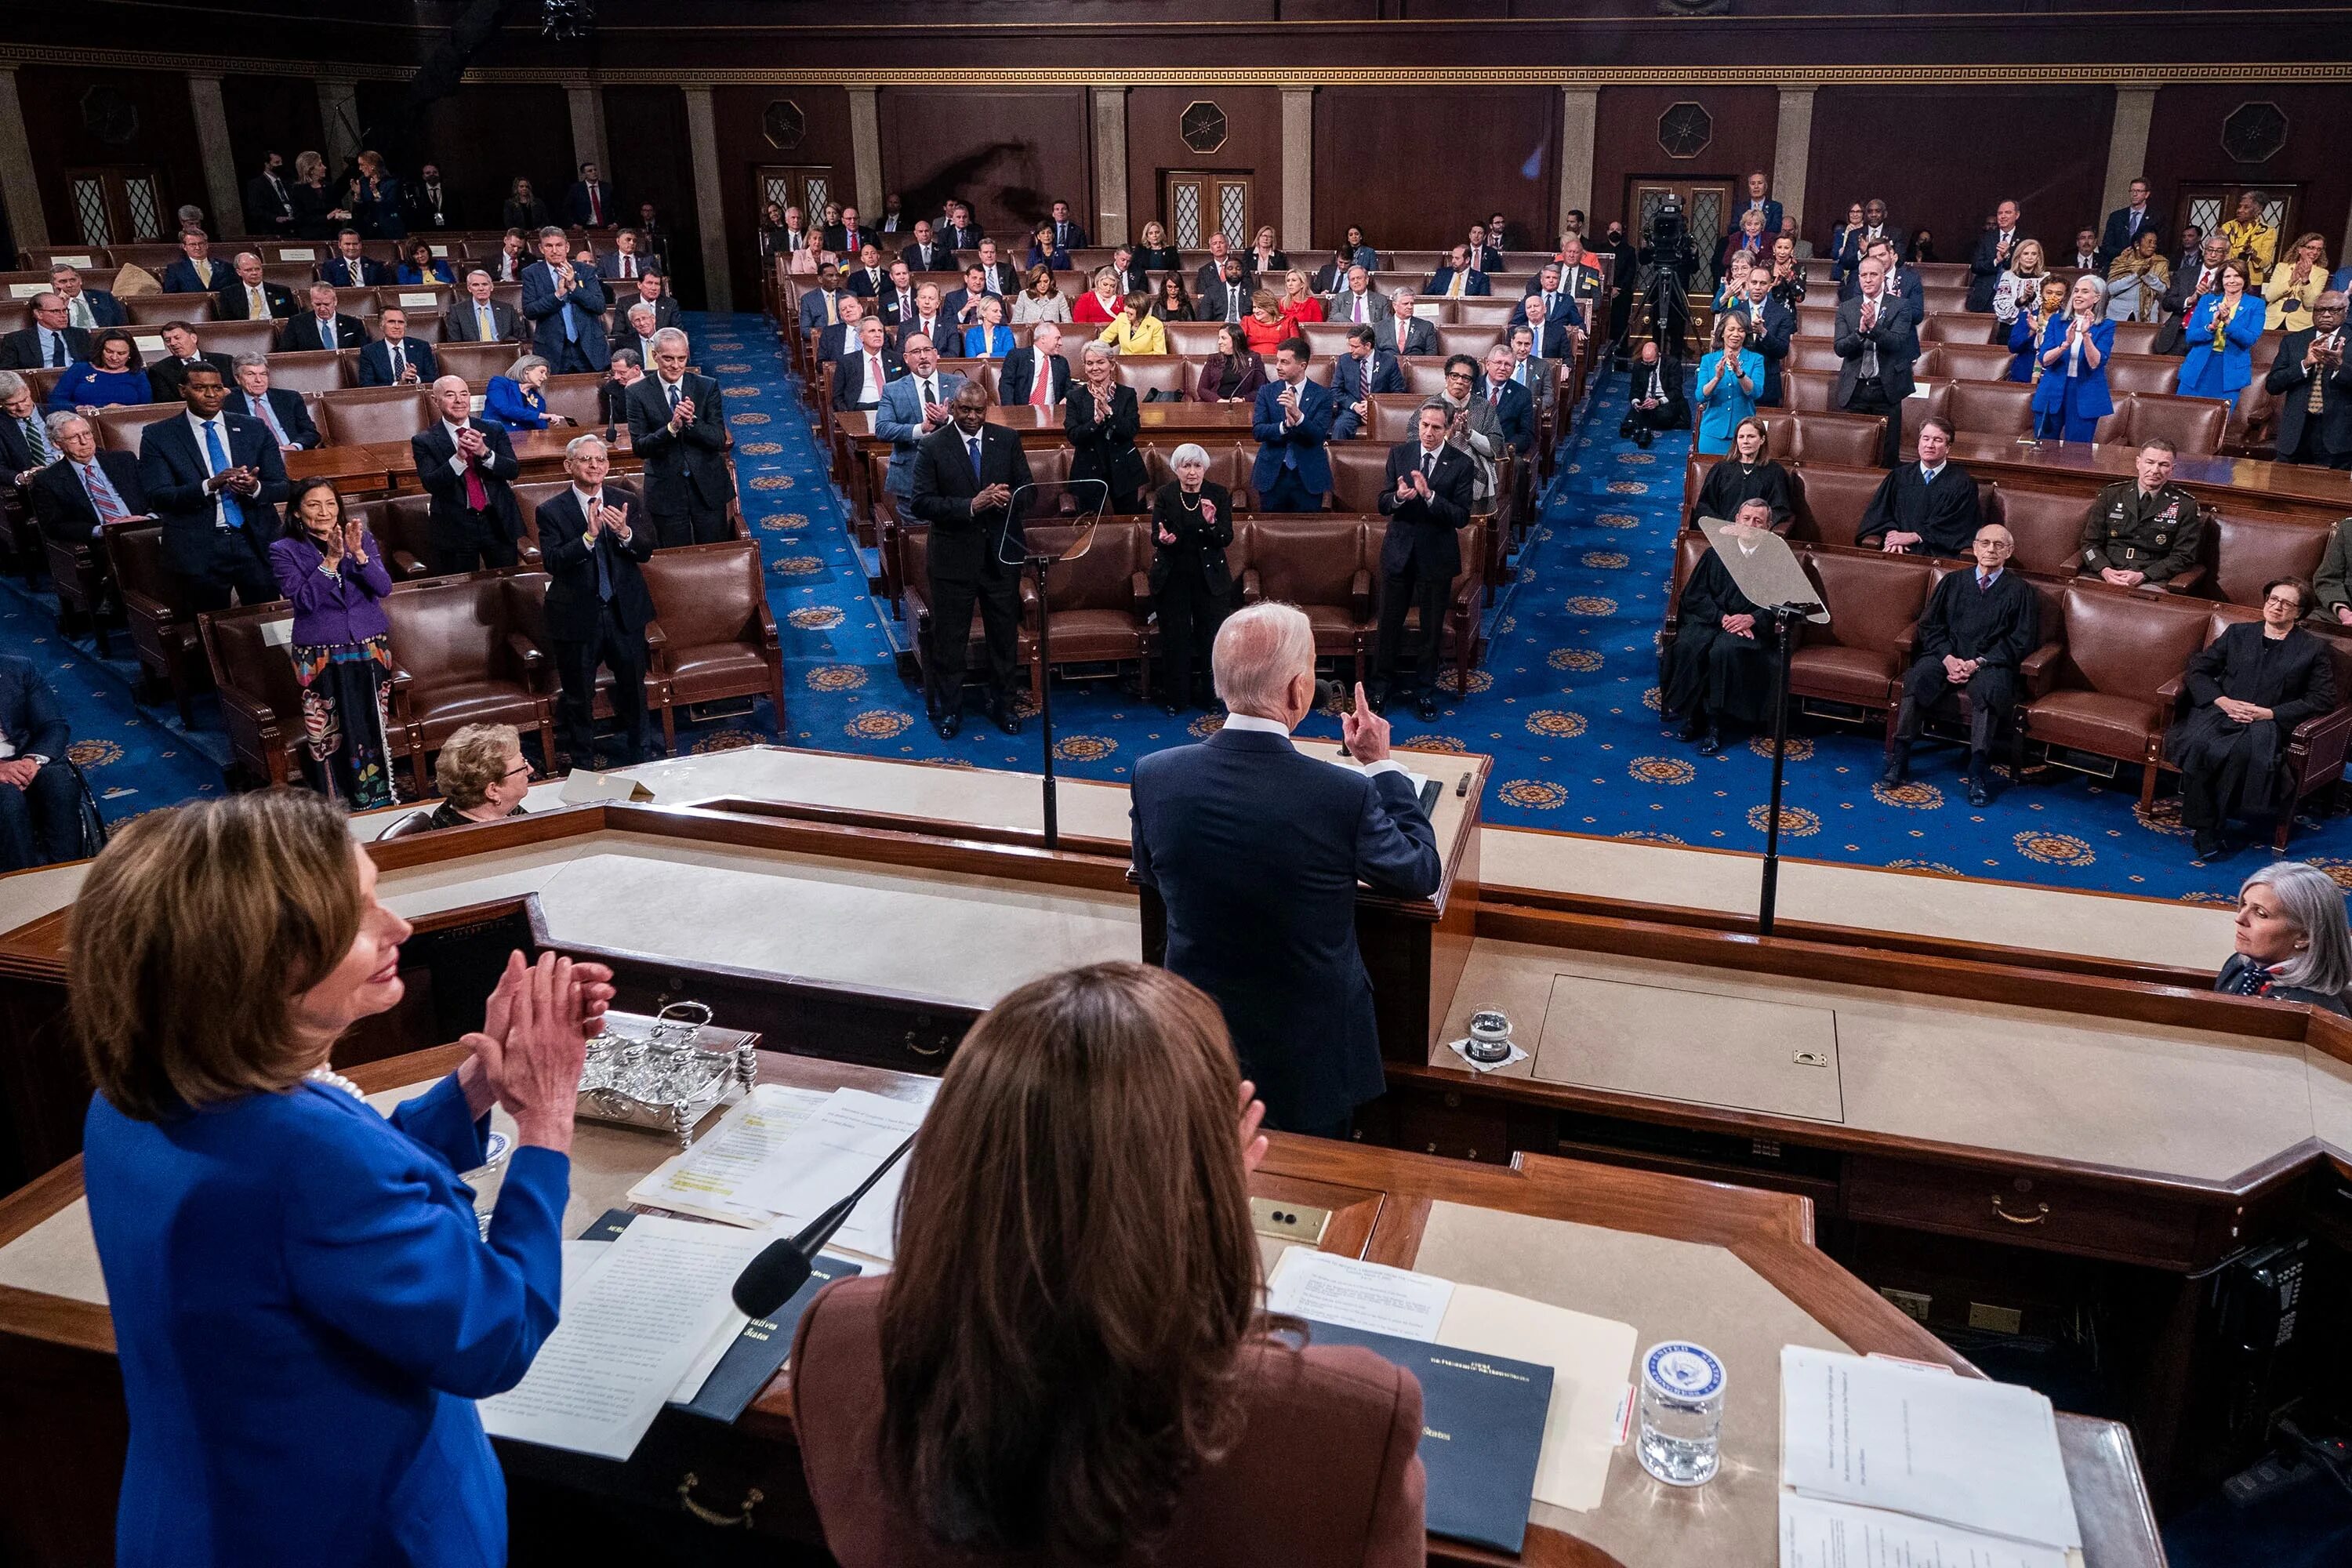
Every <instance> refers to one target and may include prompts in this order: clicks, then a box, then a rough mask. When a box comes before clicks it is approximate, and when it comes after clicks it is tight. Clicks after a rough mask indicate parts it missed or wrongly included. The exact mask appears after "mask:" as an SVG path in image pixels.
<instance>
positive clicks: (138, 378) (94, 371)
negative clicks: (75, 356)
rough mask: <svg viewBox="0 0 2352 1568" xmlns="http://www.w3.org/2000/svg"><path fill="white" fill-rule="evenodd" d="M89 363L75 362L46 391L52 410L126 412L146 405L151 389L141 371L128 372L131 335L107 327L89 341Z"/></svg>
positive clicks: (152, 391) (152, 389)
mask: <svg viewBox="0 0 2352 1568" xmlns="http://www.w3.org/2000/svg"><path fill="white" fill-rule="evenodd" d="M90 342H91V350H90V352H91V353H92V354H93V355H94V356H95V363H92V361H90V360H76V361H75V362H74V363H72V364H70V365H68V367H67V368H66V373H65V374H63V375H61V376H59V377H58V382H57V384H56V385H55V386H52V387H51V388H49V406H50V407H51V408H75V409H87V408H126V407H131V406H133V405H138V404H142V403H146V402H148V401H150V400H151V399H152V397H153V396H154V388H153V386H152V384H151V383H150V382H149V381H148V379H147V373H146V372H145V371H143V370H134V369H132V368H131V334H130V333H129V332H126V331H122V330H121V328H120V327H109V328H107V329H106V330H105V331H101V332H100V333H99V334H98V335H97V336H96V337H95V338H93V339H92V340H91V341H90Z"/></svg>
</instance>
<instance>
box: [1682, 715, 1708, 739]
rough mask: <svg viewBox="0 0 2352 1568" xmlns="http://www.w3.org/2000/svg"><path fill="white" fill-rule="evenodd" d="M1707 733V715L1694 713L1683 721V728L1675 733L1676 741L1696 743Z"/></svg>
mask: <svg viewBox="0 0 2352 1568" xmlns="http://www.w3.org/2000/svg"><path fill="white" fill-rule="evenodd" d="M1704 734H1706V714H1705V713H1694V714H1692V715H1691V716H1690V717H1689V718H1687V719H1685V720H1684V721H1683V727H1682V728H1681V729H1679V730H1677V731H1675V739H1676V740H1677V741H1696V740H1697V739H1698V738H1699V737H1700V736H1701V735H1704Z"/></svg>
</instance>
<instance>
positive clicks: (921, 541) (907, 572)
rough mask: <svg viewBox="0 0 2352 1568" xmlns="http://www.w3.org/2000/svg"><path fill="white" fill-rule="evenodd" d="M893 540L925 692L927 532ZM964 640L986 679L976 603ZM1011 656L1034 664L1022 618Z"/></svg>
mask: <svg viewBox="0 0 2352 1568" xmlns="http://www.w3.org/2000/svg"><path fill="white" fill-rule="evenodd" d="M892 538H893V539H894V540H895V541H896V543H897V548H898V595H899V598H898V615H899V618H900V619H902V620H904V621H905V622H906V623H907V630H908V636H909V637H910V638H911V639H912V640H913V642H914V645H915V668H916V669H917V671H918V672H919V679H920V680H921V683H922V684H923V686H924V689H926V690H928V689H929V682H930V667H931V601H930V591H931V569H930V556H929V543H930V530H929V529H927V528H923V527H919V526H918V527H914V528H900V529H894V530H893V531H892ZM658 553H659V552H658V551H656V554H658ZM1055 585H1056V586H1058V584H1055ZM965 638H966V642H965V650H964V669H965V671H966V672H967V673H968V674H972V673H977V674H980V675H981V676H982V679H985V678H986V671H987V669H988V644H987V639H986V637H984V636H983V635H982V624H981V619H980V605H978V604H974V605H972V607H971V626H970V627H969V628H967V630H966V632H965ZM1013 658H1014V660H1015V661H1016V662H1017V663H1019V664H1020V665H1022V666H1024V668H1025V667H1028V666H1031V665H1034V663H1035V662H1036V658H1037V634H1036V631H1035V629H1034V627H1033V626H1031V625H1030V624H1029V622H1028V620H1027V619H1026V618H1025V616H1024V619H1023V621H1022V624H1021V625H1020V626H1018V627H1017V628H1016V629H1015V633H1014V637H1013ZM1040 684H1042V683H1040Z"/></svg>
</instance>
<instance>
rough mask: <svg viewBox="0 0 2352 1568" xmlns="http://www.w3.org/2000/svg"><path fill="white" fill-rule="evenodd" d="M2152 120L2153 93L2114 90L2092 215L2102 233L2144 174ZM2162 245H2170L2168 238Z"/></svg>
mask: <svg viewBox="0 0 2352 1568" xmlns="http://www.w3.org/2000/svg"><path fill="white" fill-rule="evenodd" d="M2155 118H2156V89H2154V88H2152V87H2119V88H2117V89H2116V120H2115V127H2114V129H2113V130H2111V131H2109V132H2107V181H2106V186H2105V190H2103V191H2102V192H2101V193H2100V198H2099V210H2098V212H2097V213H2095V215H2093V216H2095V218H2096V219H2097V222H2098V226H2099V227H2100V229H2101V230H2102V232H2104V231H2105V227H2106V221H2107V215H2108V214H2109V213H2111V212H2113V211H2115V210H2116V208H2117V207H2126V206H2129V205H2131V183H2132V182H2133V181H2134V180H2137V179H2138V178H2139V177H2140V176H2141V175H2142V174H2147V128H2148V124H2149V122H2150V121H2153V120H2154V119H2155ZM2151 205H2153V203H2151ZM2064 243H2066V244H2068V245H2072V244H2073V243H2074V241H2073V240H2071V239H2070V240H2067V241H2065V242H2064ZM2165 243H2166V244H2167V245H2170V244H2171V239H2170V237H2167V238H2166V240H2165Z"/></svg>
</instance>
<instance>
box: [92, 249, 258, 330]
mask: <svg viewBox="0 0 2352 1568" xmlns="http://www.w3.org/2000/svg"><path fill="white" fill-rule="evenodd" d="M252 255H253V253H252V252H251V251H247V252H245V254H244V255H242V256H239V257H238V258H236V270H237V276H238V277H239V278H240V279H242V278H243V277H244V276H245V266H244V262H245V257H246V256H252ZM254 265H255V266H256V267H259V266H260V265H261V258H259V257H254ZM49 288H50V289H51V290H52V291H54V292H55V293H56V295H57V296H58V299H60V300H64V301H65V302H66V324H67V325H68V326H72V327H79V328H81V329H82V331H87V332H94V331H98V329H99V328H100V327H127V326H129V325H130V324H131V313H130V312H129V311H127V310H124V309H123V308H122V301H121V300H118V299H116V298H115V297H114V296H113V295H111V294H110V293H108V292H107V291H106V290H105V289H92V288H89V287H88V286H86V285H85V284H84V283H83V282H82V276H81V271H80V269H79V268H74V267H62V266H61V267H52V268H49ZM278 292H280V293H283V292H284V290H283V289H280V290H278ZM234 293H236V289H228V290H226V291H225V292H224V293H223V295H222V300H221V302H222V303H223V304H224V305H226V304H227V303H228V296H229V295H230V294H234ZM222 319H223V320H228V319H230V318H229V317H228V316H227V315H226V312H224V313H223V318H222Z"/></svg>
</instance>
